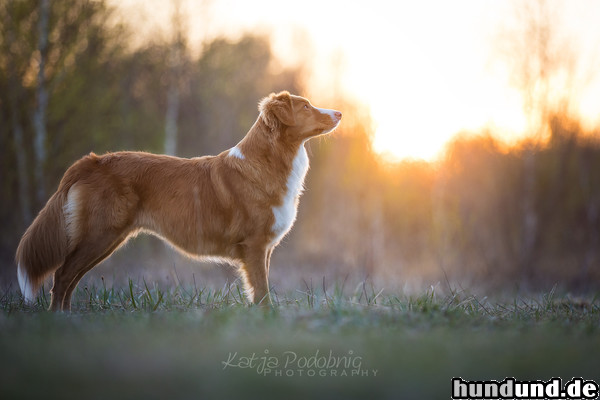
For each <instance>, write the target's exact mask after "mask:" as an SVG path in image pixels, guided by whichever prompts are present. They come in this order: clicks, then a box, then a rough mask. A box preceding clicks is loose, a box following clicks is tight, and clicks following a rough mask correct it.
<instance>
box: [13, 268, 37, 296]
mask: <svg viewBox="0 0 600 400" xmlns="http://www.w3.org/2000/svg"><path fill="white" fill-rule="evenodd" d="M17 278H18V279H19V287H20V288H21V293H22V294H23V297H24V298H25V302H26V303H29V304H31V303H33V302H34V301H35V293H34V290H33V285H32V284H31V279H29V275H27V271H26V270H25V269H23V268H21V263H19V264H18V266H17Z"/></svg>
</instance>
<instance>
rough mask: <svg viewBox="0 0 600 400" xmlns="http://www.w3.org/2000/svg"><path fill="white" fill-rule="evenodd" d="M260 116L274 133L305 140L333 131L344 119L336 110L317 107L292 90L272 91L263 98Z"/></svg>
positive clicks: (259, 107) (292, 138)
mask: <svg viewBox="0 0 600 400" xmlns="http://www.w3.org/2000/svg"><path fill="white" fill-rule="evenodd" d="M258 110H259V111H260V117H261V118H262V120H263V121H264V122H265V124H266V125H267V126H268V127H269V128H270V129H271V131H273V132H278V133H280V134H282V135H284V136H285V137H287V138H288V139H291V140H301V141H304V140H306V139H309V138H311V137H313V136H318V135H322V134H325V133H329V132H331V131H332V130H334V129H335V128H336V127H337V126H338V125H339V123H340V121H341V119H342V113H341V112H339V111H336V110H328V109H323V108H316V107H314V106H313V105H312V104H310V102H309V101H308V100H307V99H305V98H304V97H300V96H294V95H291V94H289V93H288V92H285V91H284V92H280V93H277V94H275V93H271V94H270V95H269V96H268V97H265V98H264V99H262V100H261V101H260V103H259V106H258Z"/></svg>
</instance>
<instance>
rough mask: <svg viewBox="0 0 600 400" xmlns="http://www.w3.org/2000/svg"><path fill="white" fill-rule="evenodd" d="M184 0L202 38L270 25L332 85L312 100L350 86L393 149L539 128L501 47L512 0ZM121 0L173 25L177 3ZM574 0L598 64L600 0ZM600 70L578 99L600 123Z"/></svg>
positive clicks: (313, 73) (295, 56)
mask: <svg viewBox="0 0 600 400" xmlns="http://www.w3.org/2000/svg"><path fill="white" fill-rule="evenodd" d="M115 1H116V0H115ZM179 3H180V4H181V6H182V7H183V9H184V11H185V14H186V15H188V16H189V18H190V20H189V21H188V26H189V29H190V44H191V45H192V44H193V43H198V44H201V43H202V42H203V41H205V40H207V38H210V37H215V36H220V35H225V36H230V37H239V36H240V35H241V34H242V33H243V32H254V33H259V34H265V35H270V37H271V41H272V47H273V51H274V53H275V55H276V56H277V57H278V59H279V60H280V61H281V63H282V65H285V66H298V65H300V66H301V69H302V70H303V71H305V73H306V77H305V82H304V84H305V85H306V89H307V90H308V93H311V94H315V97H319V96H321V97H322V98H320V99H319V98H314V99H313V98H311V100H314V101H315V102H316V103H317V104H321V105H323V106H324V107H325V106H326V105H325V103H323V102H320V101H321V100H323V99H327V98H328V97H329V98H331V97H335V96H338V98H339V97H340V96H348V97H352V98H354V99H357V100H358V102H359V104H366V105H368V107H369V109H370V110H371V113H372V115H371V116H372V119H373V121H374V129H375V132H374V136H373V138H374V139H373V148H374V149H375V151H377V153H379V154H381V155H382V156H384V157H385V158H387V159H390V160H398V159H404V158H413V159H414V158H416V159H424V160H428V161H432V160H435V159H436V158H437V157H438V156H439V155H440V154H441V153H442V152H443V150H444V147H445V145H446V143H447V142H448V141H449V140H450V139H451V138H452V137H453V136H455V135H456V134H459V133H463V132H468V133H473V132H482V131H485V130H486V129H489V131H492V132H493V133H494V134H495V135H496V136H499V139H501V140H504V141H505V142H511V141H514V140H515V139H516V138H519V137H522V136H523V134H524V133H525V132H526V130H527V119H526V117H525V115H524V111H523V97H522V94H521V93H519V92H518V91H517V90H516V89H514V88H512V87H511V85H510V82H509V81H510V71H508V70H507V69H506V68H505V67H506V65H504V66H503V67H502V66H500V67H499V64H500V65H501V64H502V62H501V61H500V62H498V54H497V52H498V48H496V47H495V42H496V39H497V37H495V36H494V35H495V34H496V33H497V30H498V28H499V27H500V26H501V25H502V21H505V20H507V19H508V20H510V18H512V17H513V16H514V10H512V9H511V4H510V3H509V2H482V1H479V0H458V1H453V2H449V1H442V0H428V1H422V2H417V1H415V2H394V1H387V0H373V1H371V2H370V3H369V7H365V5H364V4H363V2H353V1H338V0H332V1H326V2H323V1H319V0H306V1H304V2H302V5H301V6H300V7H293V6H291V5H290V4H291V3H288V2H282V1H279V0H256V1H253V2H244V1H239V0H218V1H213V2H211V3H210V5H209V7H200V6H199V4H200V3H199V2H198V1H196V0H179ZM116 4H119V5H120V6H121V7H123V4H129V7H130V9H133V8H135V10H136V13H140V12H142V13H143V9H146V13H147V14H149V15H151V16H153V18H151V20H156V26H157V27H160V26H163V27H164V26H168V25H169V10H166V9H164V10H162V11H161V12H158V11H157V9H156V8H155V7H154V6H148V5H146V2H142V1H141V0H121V1H120V2H116ZM152 4H154V3H152ZM161 4H163V3H162V2H161ZM291 7H293V9H292V8H291ZM163 8H168V7H163ZM564 8H565V12H563V13H561V16H563V17H564V19H565V25H566V26H567V27H568V32H569V33H572V34H573V35H572V36H571V39H572V40H573V42H574V43H577V44H578V45H579V47H580V49H578V50H581V51H582V52H583V53H584V54H583V55H584V58H583V59H582V63H584V64H587V65H588V67H589V68H588V69H590V68H591V69H593V68H592V67H593V66H594V63H593V60H594V57H593V56H594V55H595V53H596V51H595V49H596V48H597V43H598V42H599V41H600V29H598V24H597V21H596V18H595V16H596V15H598V12H600V3H589V2H584V1H576V0H573V1H570V2H569V3H568V6H565V7H564ZM316 10H318V12H316ZM145 25H151V24H149V23H147V24H145ZM146 28H150V27H149V26H146ZM152 29H153V28H152ZM590 54H591V55H592V57H590ZM589 60H591V61H589ZM504 64H506V63H504ZM595 65H597V61H596V64H595ZM502 68H504V69H502ZM596 70H597V68H596ZM596 78H598V77H596ZM599 80H600V79H595V80H594V82H591V84H588V87H587V90H586V91H585V93H583V92H582V93H581V96H580V99H579V103H580V104H579V105H578V107H579V111H581V112H582V113H584V114H583V115H582V116H581V117H582V120H584V121H589V122H590V123H592V124H593V123H595V124H598V123H600V118H599V117H598V114H597V110H598V109H599V107H600V95H599V94H598V93H600V82H599ZM592 84H593V85H594V87H592ZM331 93H335V96H331ZM342 111H343V110H342Z"/></svg>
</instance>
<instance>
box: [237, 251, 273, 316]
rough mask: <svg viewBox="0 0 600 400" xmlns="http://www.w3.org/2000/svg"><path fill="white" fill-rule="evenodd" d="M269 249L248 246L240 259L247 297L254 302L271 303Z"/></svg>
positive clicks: (267, 304)
mask: <svg viewBox="0 0 600 400" xmlns="http://www.w3.org/2000/svg"><path fill="white" fill-rule="evenodd" d="M270 256H271V251H268V250H265V249H264V248H261V247H256V248H254V247H249V248H247V249H246V251H245V255H244V258H243V260H242V266H241V272H242V277H243V279H244V288H245V290H246V294H247V296H248V299H249V300H250V301H252V302H253V303H254V304H260V305H263V306H269V305H271V298H270V295H269V261H270V260H269V259H270Z"/></svg>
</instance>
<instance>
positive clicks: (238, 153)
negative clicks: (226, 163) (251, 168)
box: [229, 146, 246, 160]
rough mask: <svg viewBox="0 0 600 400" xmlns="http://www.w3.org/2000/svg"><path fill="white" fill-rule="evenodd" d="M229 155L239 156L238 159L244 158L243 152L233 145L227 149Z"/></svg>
mask: <svg viewBox="0 0 600 400" xmlns="http://www.w3.org/2000/svg"><path fill="white" fill-rule="evenodd" d="M229 156H231V157H236V158H239V159H240V160H243V159H245V158H246V157H244V154H243V153H242V151H241V150H240V149H239V147H237V146H234V147H232V148H231V149H230V150H229Z"/></svg>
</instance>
